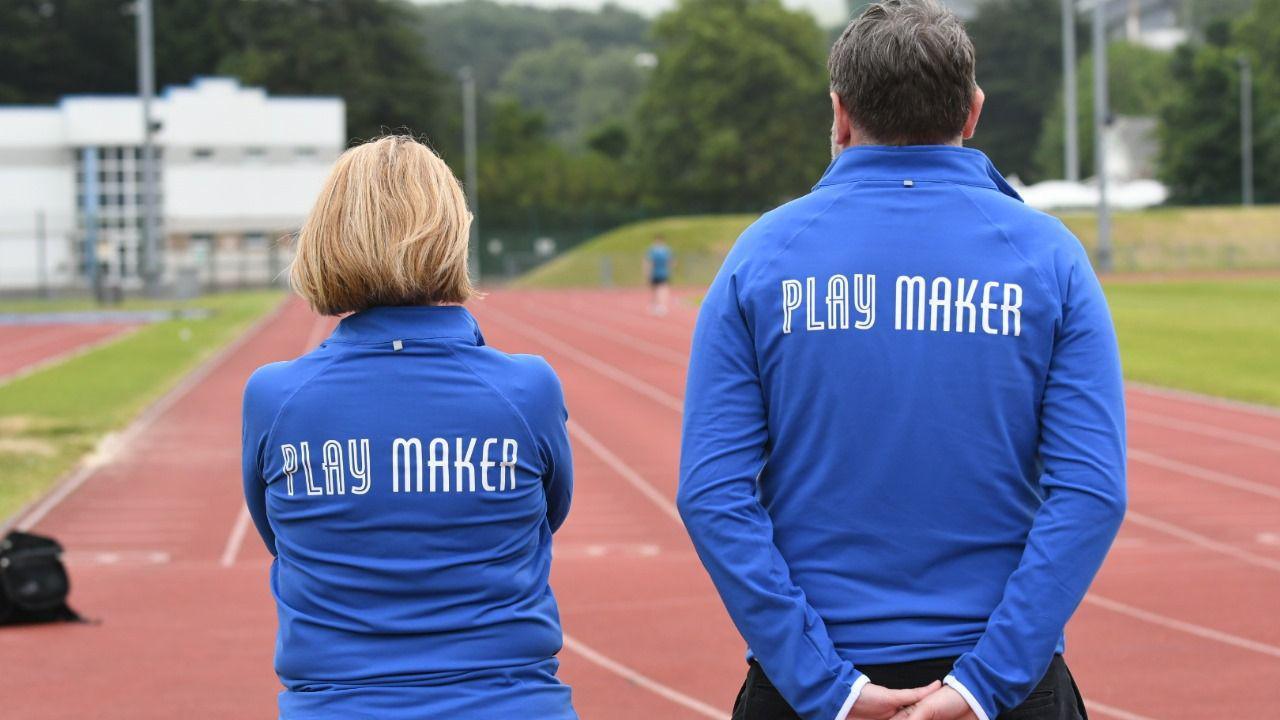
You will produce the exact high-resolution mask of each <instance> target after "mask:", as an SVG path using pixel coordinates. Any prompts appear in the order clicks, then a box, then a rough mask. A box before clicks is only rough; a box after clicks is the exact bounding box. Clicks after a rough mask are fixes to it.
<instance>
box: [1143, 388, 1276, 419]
mask: <svg viewBox="0 0 1280 720" xmlns="http://www.w3.org/2000/svg"><path fill="white" fill-rule="evenodd" d="M1125 385H1127V386H1128V387H1129V388H1131V389H1133V390H1136V391H1138V392H1139V393H1142V394H1146V395H1151V396H1153V397H1162V398H1166V399H1170V400H1181V401H1182V402H1185V403H1190V404H1193V405H1201V406H1207V407H1212V408H1217V409H1219V410H1234V411H1236V412H1241V413H1248V414H1250V415H1257V416H1259V417H1265V418H1271V419H1272V420H1280V409H1277V408H1273V407H1270V406H1268V405H1258V404H1257V403H1250V402H1245V401H1243V400H1232V399H1230V398H1221V397H1214V396H1213V395H1204V394H1201V393H1197V392H1191V391H1190V390H1175V389H1173V388H1166V387H1159V386H1156V385H1147V384H1146V383H1140V382H1126V383H1125Z"/></svg>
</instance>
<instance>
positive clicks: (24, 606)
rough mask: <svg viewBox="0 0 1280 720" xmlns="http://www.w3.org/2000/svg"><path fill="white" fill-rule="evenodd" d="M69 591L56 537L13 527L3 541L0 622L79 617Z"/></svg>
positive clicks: (14, 622)
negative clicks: (70, 604)
mask: <svg viewBox="0 0 1280 720" xmlns="http://www.w3.org/2000/svg"><path fill="white" fill-rule="evenodd" d="M70 591H71V580H70V578H68V577H67V569H66V567H65V566H63V564H62V546H61V545H59V544H58V541H57V540H54V539H53V538H49V537H44V536H43V535H34V534H31V533H24V532H18V531H14V532H11V533H9V534H8V535H7V536H5V538H4V540H3V541H0V625H18V624H26V623H41V622H58V621H67V620H79V619H80V616H79V615H78V614H76V612H75V611H74V610H72V609H71V608H70V607H69V606H68V605H67V594H68V593H69V592H70Z"/></svg>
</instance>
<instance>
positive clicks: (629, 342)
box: [524, 305, 689, 368]
mask: <svg viewBox="0 0 1280 720" xmlns="http://www.w3.org/2000/svg"><path fill="white" fill-rule="evenodd" d="M524 309H525V310H527V311H528V312H529V313H530V314H532V315H535V316H537V317H542V318H547V319H549V320H551V321H552V322H555V323H559V324H561V325H575V326H580V327H586V328H590V329H591V331H592V332H594V333H595V334H596V335H599V336H601V337H607V338H609V339H611V340H613V341H615V342H618V343H620V344H623V345H626V346H627V347H630V348H632V349H635V350H639V351H640V352H642V353H645V354H646V355H649V356H650V357H653V358H655V359H657V360H661V361H663V362H667V363H670V364H672V365H675V366H677V367H680V368H684V367H686V366H687V365H688V364H689V356H688V354H687V353H682V352H679V351H676V350H672V349H671V348H667V347H663V346H661V345H658V344H656V343H651V342H649V341H647V340H641V339H639V338H637V337H635V336H634V335H628V334H626V333H623V332H618V331H617V330H614V329H613V328H611V327H609V326H607V325H604V324H603V323H598V322H595V321H592V320H584V319H583V318H581V317H573V316H572V315H569V314H568V313H562V312H560V311H558V310H548V309H547V308H546V307H544V306H537V305H528V306H525V308H524Z"/></svg>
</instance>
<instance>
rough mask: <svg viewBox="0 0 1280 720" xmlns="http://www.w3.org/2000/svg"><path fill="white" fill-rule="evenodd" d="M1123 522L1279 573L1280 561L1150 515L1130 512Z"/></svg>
mask: <svg viewBox="0 0 1280 720" xmlns="http://www.w3.org/2000/svg"><path fill="white" fill-rule="evenodd" d="M1125 521H1126V522H1132V523H1133V524H1134V525H1140V526H1142V527H1145V528H1149V529H1151V530H1155V531H1157V532H1162V533H1164V534H1166V535H1171V536H1173V537H1176V538H1178V539H1180V540H1185V541H1186V542H1189V543H1192V544H1193V545H1199V546H1200V547H1202V548H1205V549H1206V550H1212V551H1214V552H1218V553H1222V554H1223V555H1230V556H1231V557H1234V558H1236V559H1237V560H1242V561H1244V562H1247V563H1249V564H1250V565H1257V566H1258V567H1262V568H1266V569H1268V570H1274V571H1276V572H1280V560H1275V559H1272V558H1269V557H1264V556H1262V555H1258V554H1255V553H1251V552H1249V551H1248V550H1245V549H1244V548H1239V547H1236V546H1235V545H1231V544H1230V543H1224V542H1220V541H1218V540H1214V539H1212V538H1209V537H1206V536H1204V535H1201V534H1199V533H1197V532H1194V531H1191V530H1188V529H1186V528H1184V527H1181V526H1179V525H1174V524H1173V523H1171V522H1165V521H1164V520H1160V519H1158V518H1154V517H1151V516H1150V515H1144V514H1143V513H1138V512H1132V511H1130V512H1128V513H1126V515H1125Z"/></svg>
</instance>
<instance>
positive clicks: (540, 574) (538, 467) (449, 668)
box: [243, 307, 575, 720]
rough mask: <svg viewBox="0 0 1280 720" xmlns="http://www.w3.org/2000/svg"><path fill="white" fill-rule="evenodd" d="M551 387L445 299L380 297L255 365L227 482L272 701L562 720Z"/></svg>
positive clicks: (562, 458)
mask: <svg viewBox="0 0 1280 720" xmlns="http://www.w3.org/2000/svg"><path fill="white" fill-rule="evenodd" d="M565 419H566V414H565V409H564V398H563V396H562V394H561V390H560V382H559V380H558V379H557V378H556V375H555V373H554V372H553V371H552V370H551V368H550V367H549V366H548V365H547V364H546V362H544V361H543V360H542V359H541V358H538V357H532V356H528V355H506V354H504V353H501V352H498V351H496V350H493V349H490V348H488V347H485V346H484V340H483V338H482V337H481V335H480V331H479V329H478V328H477V326H476V322H475V320H474V319H473V318H472V317H471V314H470V313H468V312H467V311H466V310H464V309H463V308H461V307H380V308H374V309H372V310H368V311H365V312H362V313H359V314H356V315H352V316H350V317H347V318H346V319H344V320H343V321H342V322H341V323H340V324H339V325H338V328H337V330H335V331H334V333H333V335H332V336H331V337H330V338H329V339H328V340H326V341H325V342H324V343H323V344H321V345H320V347H319V348H317V349H316V350H314V351H313V352H310V353H308V354H306V355H304V356H302V357H300V358H298V359H296V360H292V361H289V362H280V363H274V364H271V365H266V366H264V367H262V368H259V369H258V371H257V372H255V373H254V374H253V377H251V378H250V379H249V384H248V387H247V388H246V389H245V397H244V453H243V457H244V490H245V498H246V500H247V502H248V506H249V511H250V513H251V515H252V517H253V521H254V524H255V525H256V526H257V528H258V532H259V533H261V535H262V539H263V541H264V542H266V545H267V549H268V550H270V551H271V553H272V554H273V555H275V561H274V562H273V563H272V565H271V591H272V593H273V594H274V595H275V599H276V605H277V610H278V615H279V623H280V628H279V636H278V639H277V643H276V672H277V673H278V674H279V676H280V680H281V682H282V683H283V684H284V687H285V691H284V692H282V693H281V695H280V711H281V716H282V717H283V718H286V719H289V718H307V719H308V720H310V719H313V718H334V719H337V718H343V719H344V720H347V719H350V718H378V719H381V720H387V719H390V720H395V719H397V718H405V719H406V720H407V719H409V718H413V719H415V720H420V719H421V718H424V717H456V718H492V717H503V716H505V717H528V718H535V719H536V720H569V719H571V718H574V717H575V715H574V712H573V709H572V706H571V703H570V693H569V688H568V687H567V686H565V685H562V684H561V683H560V682H559V681H558V680H557V679H556V669H557V661H556V653H557V652H559V650H560V646H561V633H560V619H559V614H558V612H557V609H556V602H555V598H554V597H552V594H551V587H550V586H549V584H548V573H549V570H550V566H551V533H553V532H554V531H555V530H556V529H557V528H559V527H560V524H561V523H562V522H564V519H565V515H566V513H567V512H568V511H569V498H570V494H571V486H572V460H571V457H570V452H569V441H568V437H567V434H566V430H565Z"/></svg>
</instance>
